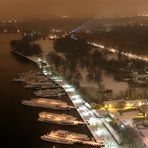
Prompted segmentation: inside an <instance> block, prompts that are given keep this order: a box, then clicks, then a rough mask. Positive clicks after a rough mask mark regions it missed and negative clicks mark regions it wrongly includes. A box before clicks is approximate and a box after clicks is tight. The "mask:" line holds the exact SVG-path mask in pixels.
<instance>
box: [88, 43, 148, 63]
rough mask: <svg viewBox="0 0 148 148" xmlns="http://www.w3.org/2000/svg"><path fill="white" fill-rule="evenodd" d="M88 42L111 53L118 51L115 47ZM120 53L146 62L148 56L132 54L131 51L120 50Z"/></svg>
mask: <svg viewBox="0 0 148 148" xmlns="http://www.w3.org/2000/svg"><path fill="white" fill-rule="evenodd" d="M89 44H91V45H93V46H95V47H98V48H101V49H106V50H108V51H110V52H112V53H117V54H118V53H119V50H117V49H115V48H108V47H105V46H104V45H102V44H98V43H94V42H90V43H89ZM120 54H121V55H123V56H126V57H128V58H129V59H134V60H140V61H144V62H148V57H145V56H140V55H136V54H133V53H128V52H123V51H122V52H120Z"/></svg>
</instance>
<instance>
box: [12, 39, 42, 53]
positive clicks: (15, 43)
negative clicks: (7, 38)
mask: <svg viewBox="0 0 148 148" xmlns="http://www.w3.org/2000/svg"><path fill="white" fill-rule="evenodd" d="M10 45H11V47H12V49H13V50H14V51H17V52H20V53H22V54H24V55H26V56H33V55H40V54H41V53H42V50H41V48H40V46H39V45H38V44H36V43H35V42H33V40H32V39H31V38H29V37H23V38H22V39H19V40H12V41H11V42H10Z"/></svg>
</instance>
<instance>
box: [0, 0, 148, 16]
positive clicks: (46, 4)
mask: <svg viewBox="0 0 148 148" xmlns="http://www.w3.org/2000/svg"><path fill="white" fill-rule="evenodd" d="M137 13H148V0H0V19H2V18H12V17H13V18H32V17H34V18H39V17H40V18H49V17H51V16H52V17H53V16H62V15H68V16H71V17H96V16H102V15H103V16H104V15H105V16H110V15H127V14H137Z"/></svg>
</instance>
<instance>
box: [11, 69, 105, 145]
mask: <svg viewBox="0 0 148 148" xmlns="http://www.w3.org/2000/svg"><path fill="white" fill-rule="evenodd" d="M13 81H15V82H22V83H23V84H24V85H25V88H33V89H37V90H35V92H34V95H35V96H36V97H37V98H32V99H30V100H28V99H27V100H23V101H22V104H23V105H27V106H33V107H41V108H48V109H54V110H71V109H75V107H74V106H72V105H69V104H67V103H66V102H65V101H62V100H59V99H58V100H57V99H53V98H52V97H51V96H56V97H61V96H63V95H66V93H65V91H64V90H63V89H62V88H61V87H59V86H58V85H57V84H55V83H54V82H52V81H51V80H50V79H48V78H47V77H45V76H44V75H43V74H42V73H41V72H33V71H30V72H28V73H22V74H19V77H18V78H16V79H13ZM38 97H39V98H38ZM38 121H41V122H46V123H52V124H61V125H86V124H88V123H86V122H83V121H80V120H78V119H77V118H75V117H73V116H70V115H66V114H55V113H50V112H41V113H39V117H38ZM41 139H42V140H45V141H49V142H55V143H63V144H74V143H81V144H87V145H91V146H97V147H104V143H103V142H102V141H100V142H95V140H94V139H90V138H89V137H88V136H87V135H84V134H78V133H74V132H69V131H64V130H57V131H51V132H50V133H48V134H46V135H43V136H41Z"/></svg>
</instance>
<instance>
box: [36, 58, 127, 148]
mask: <svg viewBox="0 0 148 148" xmlns="http://www.w3.org/2000/svg"><path fill="white" fill-rule="evenodd" d="M38 61H39V62H38V63H40V62H41V61H42V59H39V60H38ZM44 64H46V65H47V67H50V66H49V64H48V63H47V61H46V60H44ZM39 67H40V68H41V67H42V66H41V63H40V64H39ZM47 67H46V70H45V69H43V73H44V74H45V75H47V76H48V75H50V74H51V71H50V69H47ZM49 78H50V79H52V80H53V81H55V82H57V84H59V85H60V86H61V87H62V88H63V89H64V90H65V92H66V93H67V94H68V96H69V98H70V99H71V101H72V102H73V104H74V106H75V107H76V108H77V111H78V112H79V114H80V116H81V117H82V119H83V120H84V121H85V122H89V125H87V127H88V129H89V130H90V132H91V133H92V135H93V137H94V138H95V140H96V141H97V142H99V141H100V142H101V141H102V140H101V139H103V140H104V141H105V148H127V147H126V146H125V145H123V146H120V145H118V144H117V142H116V141H115V139H114V138H113V136H112V135H111V134H110V132H109V131H108V130H107V129H106V127H105V126H104V125H103V122H102V121H103V120H104V119H103V118H99V117H97V116H96V115H95V110H94V109H92V108H91V106H90V105H89V104H88V103H87V102H86V101H84V100H83V98H82V97H81V96H80V95H79V93H78V92H77V91H76V89H75V88H74V87H73V86H72V85H69V84H68V83H66V82H65V81H64V80H63V79H62V78H61V77H56V76H55V77H52V78H51V77H49Z"/></svg>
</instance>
